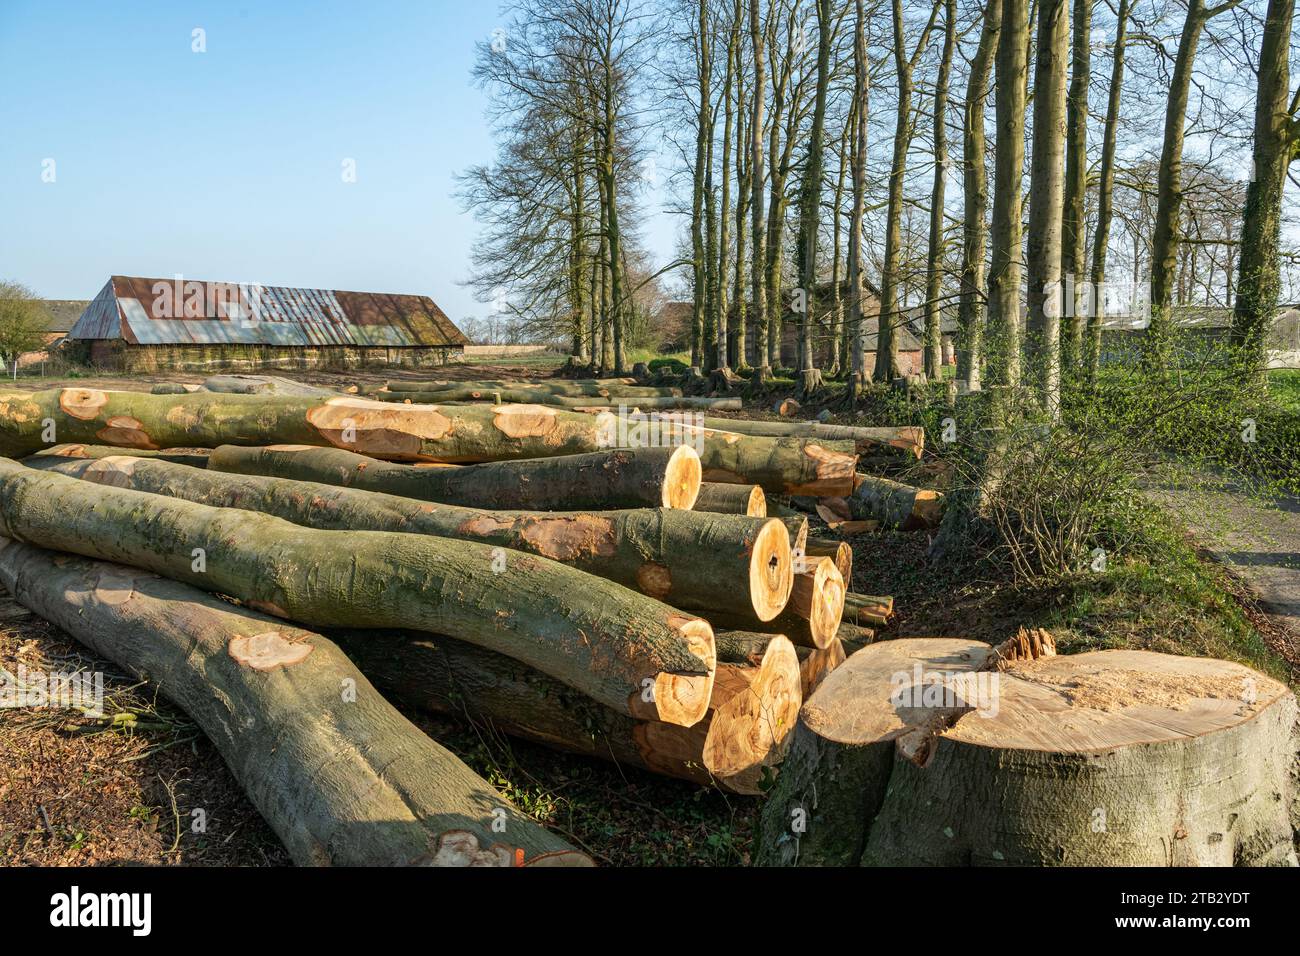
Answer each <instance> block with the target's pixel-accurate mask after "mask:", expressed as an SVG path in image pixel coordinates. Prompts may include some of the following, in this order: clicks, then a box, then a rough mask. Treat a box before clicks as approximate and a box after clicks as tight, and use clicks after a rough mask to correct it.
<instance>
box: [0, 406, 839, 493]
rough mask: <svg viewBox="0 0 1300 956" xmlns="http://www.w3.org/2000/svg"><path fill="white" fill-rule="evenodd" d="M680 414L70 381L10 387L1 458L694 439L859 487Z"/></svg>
mask: <svg viewBox="0 0 1300 956" xmlns="http://www.w3.org/2000/svg"><path fill="white" fill-rule="evenodd" d="M659 418H664V419H666V420H664V421H660V420H659ZM672 418H673V416H672V415H671V413H664V414H663V415H661V416H659V417H658V418H656V419H654V420H653V421H648V420H646V419H644V418H640V419H638V418H636V417H623V418H620V417H618V416H615V415H610V414H608V413H602V414H599V415H584V414H582V413H581V412H570V411H566V410H564V409H558V408H551V407H548V406H543V405H496V406H489V405H462V406H455V407H451V406H446V405H442V406H435V405H392V404H387V403H385V402H376V401H371V400H369V399H364V398H356V397H354V396H350V395H344V396H340V397H338V398H330V399H325V400H323V401H318V400H315V399H312V398H310V397H295V396H282V395H266V396H263V395H224V394H218V393H211V392H201V393H196V394H193V395H146V394H144V393H141V392H106V391H101V390H99V389H90V388H65V389H51V390H49V391H44V392H32V393H22V394H19V393H14V392H9V393H3V394H0V454H3V455H5V456H6V457H11V458H14V457H23V456H25V455H29V454H31V453H32V452H34V451H36V450H38V449H40V448H44V447H47V446H49V445H54V444H62V443H67V442H85V443H87V444H102V445H120V446H122V447H127V448H151V449H158V448H172V447H190V446H193V447H202V448H215V447H216V446H218V445H276V444H300V445H323V446H333V447H338V448H346V449H347V450H349V451H353V452H357V453H359V454H363V455H364V454H369V455H373V456H374V457H377V458H387V459H397V460H411V461H442V462H475V461H502V460H507V459H516V458H550V457H554V456H556V455H568V454H581V453H584V452H593V451H603V450H607V449H609V448H618V447H642V448H648V447H659V446H664V445H681V444H689V445H690V446H691V447H693V448H695V449H696V451H698V452H700V458H701V464H702V465H703V467H704V469H705V478H706V479H707V480H710V481H729V482H734V483H745V484H759V485H762V486H763V488H764V490H768V489H769V488H770V489H771V490H773V491H787V492H792V493H793V492H796V491H797V492H799V493H808V494H847V493H848V489H849V488H850V486H851V485H852V481H853V462H854V460H855V457H854V456H853V455H851V454H845V453H843V452H839V451H835V450H831V449H827V448H824V447H822V446H821V445H819V444H817V443H816V442H810V441H805V440H803V439H798V438H756V437H745V436H739V435H720V434H715V433H712V432H709V431H707V430H701V429H698V428H692V427H689V426H684V425H682V424H679V423H676V422H674V421H673V420H672ZM47 422H48V423H49V424H46V423H47Z"/></svg>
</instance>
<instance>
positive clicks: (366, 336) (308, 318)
mask: <svg viewBox="0 0 1300 956" xmlns="http://www.w3.org/2000/svg"><path fill="white" fill-rule="evenodd" d="M68 337H69V338H71V339H124V340H126V341H127V342H130V343H132V344H133V345H223V344H230V345H282V346H328V345H346V346H372V347H387V348H417V347H425V348H429V347H432V348H445V347H456V346H461V345H467V344H468V343H469V340H468V339H467V338H466V337H465V335H464V333H462V332H461V331H460V329H458V328H456V326H455V325H453V324H452V322H451V320H450V319H448V318H447V316H446V314H445V313H444V312H443V311H442V309H440V308H438V306H437V304H436V303H435V302H434V301H433V300H432V299H430V298H429V297H428V296H424V295H389V294H384V293H370V292H342V291H333V290H330V289H298V288H291V287H288V286H264V285H257V284H238V283H230V282H206V281H199V280H194V279H184V280H182V279H146V278H140V277H136V276H113V277H112V278H111V279H109V280H108V283H107V284H106V285H105V286H104V288H103V289H101V290H100V292H99V294H98V295H97V296H95V298H94V299H93V300H92V301H91V302H90V304H89V305H88V306H87V307H86V310H85V311H84V312H83V313H82V314H81V318H80V319H78V320H77V322H76V324H75V325H74V326H73V327H72V331H71V332H69V333H68Z"/></svg>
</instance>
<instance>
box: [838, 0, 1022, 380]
mask: <svg viewBox="0 0 1300 956" xmlns="http://www.w3.org/2000/svg"><path fill="white" fill-rule="evenodd" d="M994 2H997V0H994ZM854 15H855V16H854V24H853V150H852V161H851V163H850V165H851V166H852V168H853V209H852V212H851V213H850V215H849V337H850V343H851V347H852V352H853V374H852V376H851V377H850V379H849V393H850V397H851V398H852V399H853V400H854V401H856V400H857V399H858V397H859V396H860V395H861V392H862V388H863V386H865V385H866V383H867V378H868V376H869V375H870V372H869V371H868V370H867V352H866V342H865V335H866V330H865V328H864V326H865V323H864V322H863V315H862V311H863V310H862V304H863V300H864V298H865V293H866V283H865V281H864V278H863V272H864V270H863V267H862V260H863V254H862V219H863V214H864V211H865V205H866V189H867V116H868V112H869V109H868V107H869V102H870V95H871V65H870V63H868V62H867V12H866V9H865V4H864V2H863V0H854Z"/></svg>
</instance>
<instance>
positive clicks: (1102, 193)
mask: <svg viewBox="0 0 1300 956" xmlns="http://www.w3.org/2000/svg"><path fill="white" fill-rule="evenodd" d="M1131 6H1132V0H1120V3H1119V13H1118V14H1117V16H1116V21H1115V54H1114V60H1113V62H1112V64H1111V71H1110V91H1109V94H1108V98H1107V101H1106V126H1105V129H1104V131H1103V133H1102V138H1101V172H1100V174H1099V176H1098V181H1097V233H1096V235H1095V236H1093V240H1092V275H1091V276H1090V277H1089V284H1090V285H1091V286H1092V305H1093V307H1092V312H1091V314H1090V315H1089V316H1088V381H1090V382H1095V381H1096V380H1097V371H1098V367H1099V366H1100V364H1101V328H1102V323H1103V321H1104V320H1105V318H1106V315H1105V306H1106V294H1105V293H1106V290H1105V286H1106V252H1107V246H1109V244H1110V222H1111V216H1112V209H1113V196H1114V192H1115V138H1116V134H1117V132H1118V130H1119V109H1120V93H1121V91H1122V89H1123V87H1124V44H1125V42H1126V40H1127V38H1128V17H1129V8H1130V7H1131ZM1133 281H1134V282H1135V283H1136V282H1137V272H1136V271H1134V273H1133Z"/></svg>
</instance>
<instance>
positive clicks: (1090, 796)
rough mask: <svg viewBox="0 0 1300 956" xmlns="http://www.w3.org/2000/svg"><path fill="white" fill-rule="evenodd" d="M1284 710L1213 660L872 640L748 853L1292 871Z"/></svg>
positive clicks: (835, 692) (786, 859) (849, 667)
mask: <svg viewBox="0 0 1300 956" xmlns="http://www.w3.org/2000/svg"><path fill="white" fill-rule="evenodd" d="M999 668H1000V669H999ZM1296 717H1297V707H1296V701H1295V697H1294V696H1293V695H1292V694H1291V693H1290V692H1289V691H1288V689H1287V688H1286V687H1285V686H1284V685H1282V684H1281V683H1279V682H1277V681H1275V680H1272V679H1271V678H1268V677H1265V676H1264V675H1262V674H1259V673H1257V672H1255V671H1253V670H1251V669H1250V668H1247V667H1244V666H1242V665H1240V664H1235V663H1230V662H1227V661H1220V660H1212V659H1207V658H1190V657H1174V656H1169V655H1164V654H1155V653H1151V652H1147V651H1129V650H1114V651H1094V652H1090V653H1086V654H1077V655H1071V656H1061V657H1057V656H1047V657H1042V658H1040V659H1038V660H1024V661H1020V660H1013V661H1011V662H1009V663H1008V662H1006V661H1003V660H999V659H997V658H996V657H994V649H993V648H990V647H989V646H987V645H985V644H981V643H979V642H976V641H968V640H957V639H925V638H919V639H905V640H896V641H886V642H883V643H879V644H872V645H870V646H868V647H865V648H863V649H862V650H860V651H858V652H857V653H855V654H853V655H852V656H851V657H850V658H849V659H848V660H847V661H846V662H845V663H844V664H843V665H841V666H840V667H839V668H838V669H836V670H835V671H834V672H833V673H832V674H831V675H830V676H829V677H827V678H826V679H825V681H824V683H823V684H822V685H821V687H820V688H819V689H818V691H817V692H816V693H815V694H814V695H813V696H812V698H811V699H810V700H808V701H807V702H806V703H805V704H804V707H803V708H802V710H801V712H800V719H799V724H798V726H797V728H796V730H795V734H794V740H793V742H792V744H791V748H790V752H789V754H788V756H787V758H786V762H785V764H784V766H783V768H782V771H781V775H780V777H779V778H778V780H777V784H776V788H775V789H774V790H773V792H772V795H771V797H770V798H769V801H768V804H767V806H766V807H765V809H764V813H763V818H762V822H761V827H760V832H759V835H758V840H757V849H756V853H755V859H756V862H758V863H759V864H765V865H818V864H845V863H857V862H860V863H862V864H866V865H891V866H898V865H936V866H953V865H1007V866H1049V865H1074V866H1195V865H1201V866H1229V865H1290V866H1294V865H1296V853H1295V848H1294V844H1293V842H1292V840H1293V834H1294V827H1295V825H1296V823H1297V818H1296V811H1297V803H1296V785H1295V778H1294V768H1295V761H1296V752H1297V744H1298V740H1297V734H1296Z"/></svg>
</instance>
